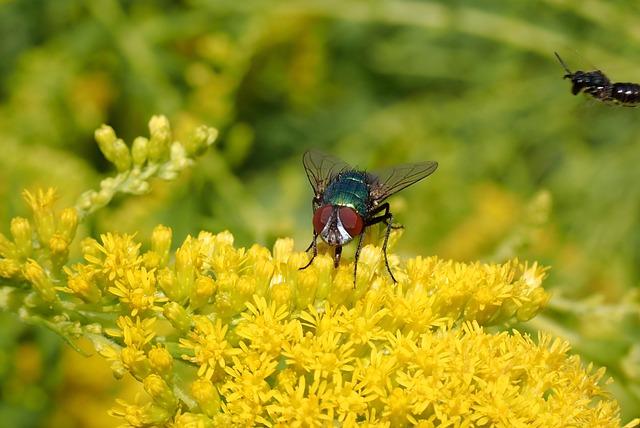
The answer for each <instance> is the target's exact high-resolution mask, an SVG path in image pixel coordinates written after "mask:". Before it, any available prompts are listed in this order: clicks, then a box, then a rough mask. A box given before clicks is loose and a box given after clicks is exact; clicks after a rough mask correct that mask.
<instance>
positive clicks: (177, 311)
mask: <svg viewBox="0 0 640 428" xmlns="http://www.w3.org/2000/svg"><path fill="white" fill-rule="evenodd" d="M162 313H163V315H164V317H165V318H166V319H168V320H169V322H170V323H171V325H172V326H173V328H175V329H176V330H178V331H179V332H181V333H186V332H188V331H189V330H190V329H191V317H190V316H189V314H188V313H187V310H186V309H185V308H183V307H182V306H180V305H179V304H177V303H176V302H167V304H165V305H164V307H163V312H162Z"/></svg>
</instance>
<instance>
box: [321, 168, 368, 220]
mask: <svg viewBox="0 0 640 428" xmlns="http://www.w3.org/2000/svg"><path fill="white" fill-rule="evenodd" d="M368 199H369V185H368V184H367V176H366V175H365V173H363V172H359V171H347V172H343V173H342V174H340V175H339V176H338V177H337V179H335V180H333V181H332V182H331V183H330V184H329V185H328V186H327V188H326V190H325V192H324V195H323V198H322V205H334V206H335V205H337V206H343V207H351V208H353V209H354V210H356V212H357V213H358V214H360V217H363V218H366V217H367V215H366V214H367V211H368V209H367V201H368Z"/></svg>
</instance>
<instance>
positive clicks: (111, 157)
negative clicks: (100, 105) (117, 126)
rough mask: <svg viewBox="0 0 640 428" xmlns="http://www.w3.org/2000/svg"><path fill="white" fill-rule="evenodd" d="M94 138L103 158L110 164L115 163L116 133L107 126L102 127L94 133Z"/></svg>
mask: <svg viewBox="0 0 640 428" xmlns="http://www.w3.org/2000/svg"><path fill="white" fill-rule="evenodd" d="M94 138H95V140H96V142H97V143H98V147H99V148H100V151H101V152H102V154H103V155H104V157H105V158H106V159H107V160H108V161H109V162H111V163H113V162H114V161H115V156H116V154H115V149H114V146H115V142H116V140H117V139H118V137H116V132H115V131H114V130H113V128H112V127H110V126H108V125H102V126H101V127H100V128H98V129H96V131H95V132H94Z"/></svg>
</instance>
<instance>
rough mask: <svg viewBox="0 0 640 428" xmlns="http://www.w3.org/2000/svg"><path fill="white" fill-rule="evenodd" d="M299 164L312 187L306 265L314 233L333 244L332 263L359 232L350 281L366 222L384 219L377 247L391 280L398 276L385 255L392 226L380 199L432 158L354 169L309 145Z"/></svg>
mask: <svg viewBox="0 0 640 428" xmlns="http://www.w3.org/2000/svg"><path fill="white" fill-rule="evenodd" d="M302 163H303V164H304V169H305V170H306V172H307V177H309V182H310V183H311V187H313V192H314V197H313V241H311V245H309V248H307V251H308V250H309V249H310V248H313V257H311V260H310V261H309V263H307V265H306V266H303V267H302V268H300V269H306V268H307V267H309V266H310V265H311V263H312V262H313V259H315V257H316V256H317V255H318V247H317V244H316V240H317V238H318V236H320V237H321V238H322V240H323V241H324V242H326V243H327V244H329V245H330V246H332V247H334V248H335V257H334V266H335V267H336V268H337V267H338V264H339V263H340V255H341V254H342V246H343V245H346V244H347V243H349V242H350V241H351V240H352V239H354V238H355V237H356V236H358V235H359V236H360V240H359V241H358V249H357V250H356V256H355V263H354V264H355V267H354V269H353V278H354V282H355V279H356V272H357V270H358V257H359V255H360V249H361V247H362V238H363V236H364V233H363V232H364V230H365V228H367V227H369V226H372V225H374V224H377V223H381V222H382V223H384V224H385V225H386V226H387V232H386V234H385V236H384V243H383V244H382V251H383V253H384V263H385V265H386V266H387V270H388V271H389V275H391V279H392V280H393V282H397V281H396V279H395V277H394V276H393V274H392V273H391V269H390V268H389V261H388V260H387V242H388V240H389V233H390V232H391V228H392V227H394V226H392V221H393V215H392V214H391V212H390V211H389V203H386V202H385V203H382V202H383V201H384V200H385V199H387V198H388V197H389V196H391V195H393V194H394V193H396V192H399V191H400V190H402V189H404V188H405V187H408V186H411V185H412V184H414V183H416V182H417V181H420V180H422V179H423V178H425V177H427V176H429V175H431V174H432V173H433V172H434V171H435V170H436V168H437V167H438V163H437V162H433V161H429V162H420V163H410V164H403V165H394V166H388V167H384V168H379V169H376V170H373V171H358V170H356V169H354V168H352V167H351V166H349V164H347V163H346V162H343V161H341V160H340V159H337V158H335V157H333V156H331V155H328V154H326V153H323V152H321V151H319V150H309V151H308V152H306V153H305V154H304V156H303V157H302Z"/></svg>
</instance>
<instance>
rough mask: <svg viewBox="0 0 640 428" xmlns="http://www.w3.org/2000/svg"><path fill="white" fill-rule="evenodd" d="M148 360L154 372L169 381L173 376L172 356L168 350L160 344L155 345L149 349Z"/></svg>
mask: <svg viewBox="0 0 640 428" xmlns="http://www.w3.org/2000/svg"><path fill="white" fill-rule="evenodd" d="M149 361H150V362H151V368H153V370H154V372H155V373H157V374H158V375H160V377H162V379H164V380H165V381H167V382H170V381H171V380H172V378H173V357H172V356H171V353H170V352H169V350H168V349H167V348H165V347H163V346H162V345H157V346H154V347H153V348H151V350H150V351H149Z"/></svg>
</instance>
